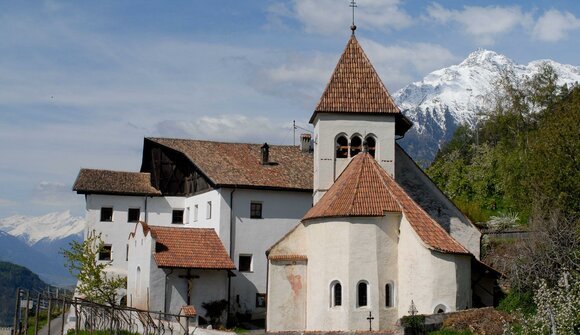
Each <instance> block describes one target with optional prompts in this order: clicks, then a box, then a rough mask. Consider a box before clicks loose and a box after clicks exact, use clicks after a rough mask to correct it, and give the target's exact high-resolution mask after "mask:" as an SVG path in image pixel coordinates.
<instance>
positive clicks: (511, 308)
mask: <svg viewBox="0 0 580 335" xmlns="http://www.w3.org/2000/svg"><path fill="white" fill-rule="evenodd" d="M497 309H498V310H500V311H504V312H508V313H514V312H521V313H523V314H524V315H529V314H533V313H535V312H536V305H534V299H533V296H532V294H531V293H530V292H517V291H514V292H510V293H509V294H508V295H507V296H506V297H505V298H504V299H503V300H502V301H500V303H499V306H498V307H497Z"/></svg>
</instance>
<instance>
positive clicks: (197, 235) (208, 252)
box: [148, 226, 236, 270]
mask: <svg viewBox="0 0 580 335" xmlns="http://www.w3.org/2000/svg"><path fill="white" fill-rule="evenodd" d="M148 228H149V230H150V231H151V234H152V236H153V238H154V239H155V242H156V246H155V254H154V256H153V257H154V258H155V262H156V263H157V265H158V266H159V267H169V268H190V269H215V270H233V269H235V268H236V266H235V265H234V263H233V262H232V260H231V259H230V257H229V256H228V253H227V251H226V249H225V247H224V245H223V244H222V242H221V240H220V239H219V237H218V236H217V234H216V232H215V230H213V229H211V228H177V227H157V226H148Z"/></svg>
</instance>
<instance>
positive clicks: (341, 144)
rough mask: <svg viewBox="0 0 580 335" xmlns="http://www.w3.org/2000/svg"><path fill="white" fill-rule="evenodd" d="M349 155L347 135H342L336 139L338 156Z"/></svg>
mask: <svg viewBox="0 0 580 335" xmlns="http://www.w3.org/2000/svg"><path fill="white" fill-rule="evenodd" d="M347 157H348V140H347V139H346V136H344V135H340V136H339V137H338V138H337V139H336V158H347Z"/></svg>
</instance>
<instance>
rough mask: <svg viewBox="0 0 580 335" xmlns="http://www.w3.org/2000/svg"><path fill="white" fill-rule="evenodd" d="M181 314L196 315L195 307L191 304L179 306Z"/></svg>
mask: <svg viewBox="0 0 580 335" xmlns="http://www.w3.org/2000/svg"><path fill="white" fill-rule="evenodd" d="M180 314H181V315H184V316H196V315H197V311H196V310H195V307H193V306H191V305H186V306H183V307H181V313H180Z"/></svg>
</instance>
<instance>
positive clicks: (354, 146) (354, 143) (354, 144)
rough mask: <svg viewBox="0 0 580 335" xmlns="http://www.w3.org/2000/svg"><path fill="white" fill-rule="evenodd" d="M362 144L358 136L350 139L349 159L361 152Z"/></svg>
mask: <svg viewBox="0 0 580 335" xmlns="http://www.w3.org/2000/svg"><path fill="white" fill-rule="evenodd" d="M362 144H363V143H362V139H361V138H360V136H357V135H355V136H353V137H352V138H351V139H350V157H354V156H356V155H357V154H358V153H359V152H361V151H362Z"/></svg>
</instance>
